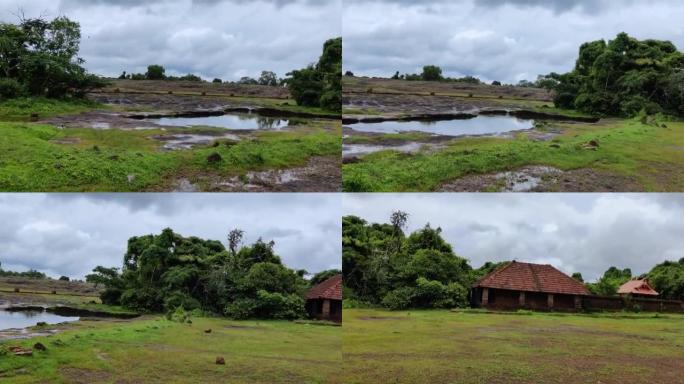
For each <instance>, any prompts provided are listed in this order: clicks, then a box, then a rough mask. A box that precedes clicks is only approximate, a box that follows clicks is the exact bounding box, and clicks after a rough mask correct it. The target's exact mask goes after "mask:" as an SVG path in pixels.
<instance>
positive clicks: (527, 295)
mask: <svg viewBox="0 0 684 384" xmlns="http://www.w3.org/2000/svg"><path fill="white" fill-rule="evenodd" d="M587 295H589V291H588V290H587V288H586V287H585V286H584V284H583V283H582V282H579V281H577V280H575V279H573V278H572V277H570V276H568V275H566V274H564V273H563V272H561V271H559V270H557V269H556V268H554V267H553V266H551V265H545V264H532V263H521V262H517V261H513V262H511V263H508V264H506V265H505V266H503V267H500V268H498V269H496V270H495V271H493V272H491V273H490V274H488V275H487V276H485V277H483V278H482V279H480V280H478V281H477V282H476V283H475V284H473V289H472V295H471V298H472V303H473V305H474V306H477V307H486V308H497V309H520V308H526V309H534V310H552V309H553V310H574V309H579V308H581V305H582V297H583V296H587Z"/></svg>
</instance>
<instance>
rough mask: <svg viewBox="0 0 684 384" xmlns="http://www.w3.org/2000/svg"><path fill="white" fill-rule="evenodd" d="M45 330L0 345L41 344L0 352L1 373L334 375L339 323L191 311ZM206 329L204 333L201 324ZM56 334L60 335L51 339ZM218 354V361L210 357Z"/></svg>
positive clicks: (20, 377) (53, 379)
mask: <svg viewBox="0 0 684 384" xmlns="http://www.w3.org/2000/svg"><path fill="white" fill-rule="evenodd" d="M63 328H64V330H63V331H61V332H59V333H58V334H56V335H53V336H51V337H37V338H32V339H29V340H19V341H5V342H1V343H0V346H2V345H4V346H9V345H20V346H23V347H28V348H30V347H31V346H33V344H34V343H36V342H41V343H43V344H44V345H45V346H47V351H44V352H42V351H34V355H33V357H19V356H12V355H7V356H0V381H2V382H5V381H6V382H8V383H10V382H11V383H15V384H25V383H93V384H95V383H164V384H173V383H236V384H239V383H335V382H339V381H336V380H337V378H338V377H339V375H340V369H341V333H342V330H341V329H340V328H339V327H326V326H313V325H307V324H296V323H293V322H286V321H239V322H237V321H229V320H226V319H221V318H193V323H192V324H190V325H189V324H179V323H176V322H171V321H167V320H164V319H161V318H159V319H153V318H143V319H140V320H132V321H80V322H77V323H73V324H72V325H68V326H65V327H63ZM206 329H211V333H205V332H204V330H206ZM57 340H60V342H57ZM217 356H223V357H224V359H225V362H226V364H225V365H217V364H215V359H216V357H217Z"/></svg>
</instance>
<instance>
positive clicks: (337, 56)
mask: <svg viewBox="0 0 684 384" xmlns="http://www.w3.org/2000/svg"><path fill="white" fill-rule="evenodd" d="M287 75H288V76H289V78H288V79H286V83H287V85H288V88H289V89H290V92H291V93H292V96H293V97H294V99H295V101H296V102H297V104H299V105H304V106H309V107H321V108H323V109H327V110H330V111H335V112H340V111H342V38H341V37H338V38H335V39H330V40H328V41H326V42H325V44H324V45H323V53H322V54H321V57H320V58H319V60H318V63H316V64H315V65H313V64H312V65H310V66H308V67H306V68H303V69H298V70H294V71H292V72H290V73H288V74H287Z"/></svg>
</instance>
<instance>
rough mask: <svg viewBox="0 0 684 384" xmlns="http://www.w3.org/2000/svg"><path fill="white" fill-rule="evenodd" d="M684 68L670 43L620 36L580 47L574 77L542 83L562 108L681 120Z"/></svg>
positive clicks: (548, 78) (682, 59)
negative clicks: (553, 92) (663, 114)
mask: <svg viewBox="0 0 684 384" xmlns="http://www.w3.org/2000/svg"><path fill="white" fill-rule="evenodd" d="M683 67H684V54H682V52H680V51H678V50H677V48H676V47H675V46H674V44H672V43H671V42H669V41H660V40H643V41H640V40H637V39H634V38H632V37H630V36H629V35H627V34H626V33H620V34H618V35H617V36H616V38H615V39H614V40H611V41H609V42H607V43H606V42H605V41H603V40H598V41H593V42H589V43H585V44H582V46H581V47H580V50H579V57H578V59H577V62H576V64H575V68H574V70H573V71H572V72H570V73H567V74H563V75H559V74H554V73H552V74H549V75H547V76H545V77H543V79H544V81H548V85H549V87H551V86H552V87H553V89H555V90H556V96H555V98H554V102H555V104H556V106H558V107H561V108H576V109H579V110H581V111H584V112H589V113H593V114H598V115H621V116H634V115H636V114H638V113H640V112H641V111H645V112H646V113H649V114H651V113H657V112H663V111H664V112H667V113H670V114H674V115H682V114H683V113H684V110H683V108H682V107H681V106H682V105H683V104H684V103H682V100H683V99H682V97H681V96H682V85H681V83H682V82H681V80H682V79H684V75H682V74H681V73H682V71H683ZM552 81H555V82H556V83H555V85H554V84H553V83H552Z"/></svg>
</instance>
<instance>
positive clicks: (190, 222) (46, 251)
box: [0, 193, 341, 277]
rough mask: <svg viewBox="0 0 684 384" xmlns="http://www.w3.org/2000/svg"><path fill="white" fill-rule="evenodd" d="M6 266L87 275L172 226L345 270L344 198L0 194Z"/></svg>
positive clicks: (295, 261) (313, 268) (314, 267)
mask: <svg viewBox="0 0 684 384" xmlns="http://www.w3.org/2000/svg"><path fill="white" fill-rule="evenodd" d="M0 217H2V218H3V220H2V223H1V224H0V240H1V241H2V244H3V247H2V249H1V250H0V262H2V267H3V268H6V269H11V270H27V269H29V268H33V269H37V270H40V271H43V272H46V273H48V274H50V275H51V276H60V275H67V276H71V277H83V276H84V275H86V274H87V273H89V272H90V271H91V270H92V269H93V268H94V267H95V266H96V265H105V266H117V267H118V266H120V265H121V263H122V260H123V255H124V253H125V252H126V242H127V240H128V239H129V238H130V237H132V236H140V235H146V234H150V233H159V232H160V231H161V230H162V229H163V228H166V227H170V228H172V229H174V230H175V231H176V232H178V233H180V234H182V235H184V236H199V237H202V238H208V239H215V240H220V241H222V242H224V243H225V238H226V234H227V233H228V231H229V230H231V229H233V228H240V229H243V230H244V231H245V232H246V235H245V244H249V243H252V242H254V241H256V240H257V238H259V237H263V238H264V240H266V241H269V240H274V241H275V243H276V245H275V250H276V253H277V254H279V255H280V256H281V257H282V258H283V261H284V262H285V264H287V265H288V266H290V267H292V268H295V269H300V268H303V269H306V270H308V271H310V272H317V271H320V270H323V269H328V268H331V267H335V268H339V267H340V265H341V260H340V257H341V256H340V255H341V244H340V236H341V232H340V231H341V223H340V217H341V196H340V195H335V194H153V193H151V194H123V193H121V194H0Z"/></svg>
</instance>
